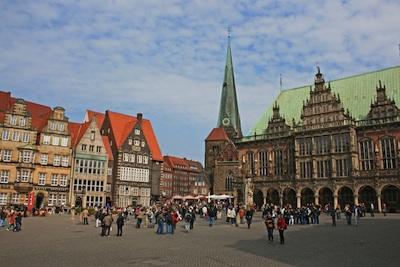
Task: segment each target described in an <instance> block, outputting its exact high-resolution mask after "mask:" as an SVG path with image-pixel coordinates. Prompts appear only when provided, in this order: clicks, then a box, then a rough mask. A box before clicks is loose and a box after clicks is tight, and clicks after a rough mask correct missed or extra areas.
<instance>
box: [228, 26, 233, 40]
mask: <svg viewBox="0 0 400 267" xmlns="http://www.w3.org/2000/svg"><path fill="white" fill-rule="evenodd" d="M231 36H232V28H231V26H229V27H228V42H229V43H230V42H231Z"/></svg>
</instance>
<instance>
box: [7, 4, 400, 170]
mask: <svg viewBox="0 0 400 267" xmlns="http://www.w3.org/2000/svg"><path fill="white" fill-rule="evenodd" d="M399 14H400V1H398V0H355V1H350V0H349V1H344V0H342V1H335V0H326V1H309V0H287V1H269V0H246V1H233V0H226V1H225V0H218V1H217V0H215V1H211V0H198V1H187V0H168V1H166V0H159V1H155V0H142V1H135V0H126V1H125V0H114V1H107V0H103V1H91V0H85V1H69V0H63V1H39V0H36V1H18V0H10V1H7V0H3V1H0V18H1V23H0V90H3V91H10V92H12V95H13V96H16V97H21V98H24V99H26V100H30V101H34V102H39V103H43V104H46V105H49V106H52V107H54V106H62V107H64V108H65V109H66V112H67V116H68V117H69V119H70V121H75V122H79V121H82V120H83V118H84V113H85V111H86V109H92V110H96V111H105V110H107V109H109V110H113V111H117V112H122V113H127V114H131V115H136V114H137V113H139V112H140V113H143V114H144V115H143V116H144V117H145V118H147V119H150V120H151V122H152V124H153V128H154V130H155V133H156V135H157V138H158V141H159V143H160V146H161V150H162V152H163V154H165V155H175V156H181V157H187V158H191V159H195V160H199V161H200V162H203V161H204V139H205V138H206V137H207V135H208V134H209V132H210V131H211V130H212V128H214V127H216V124H217V119H218V110H219V101H220V97H221V90H222V82H223V73H224V64H225V56H226V47H227V29H228V27H230V28H231V30H232V38H231V47H232V55H233V64H234V71H235V79H236V89H237V95H238V102H239V112H240V116H241V121H242V131H243V132H244V133H248V132H249V131H250V129H251V127H252V126H253V125H254V124H255V123H256V122H257V120H258V118H259V117H260V116H261V115H262V113H263V112H264V111H265V109H266V108H267V107H268V106H269V105H271V104H272V102H273V100H274V98H276V97H277V96H278V94H279V91H280V78H279V77H280V74H282V86H283V89H288V88H293V87H298V86H302V85H307V84H311V83H312V82H313V78H314V74H315V72H316V65H317V64H318V65H319V66H320V67H321V71H322V72H323V73H324V75H325V79H326V80H332V79H337V78H341V77H345V76H350V75H354V74H358V73H363V72H368V71H374V70H378V69H382V68H386V67H391V66H397V65H400V56H399V43H400V31H399V27H400V26H399V25H400V15H399Z"/></svg>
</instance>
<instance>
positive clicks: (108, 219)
mask: <svg viewBox="0 0 400 267" xmlns="http://www.w3.org/2000/svg"><path fill="white" fill-rule="evenodd" d="M112 222H113V218H112V215H111V213H110V214H107V215H106V216H105V217H104V219H103V228H102V233H101V235H102V236H110V230H111V225H112Z"/></svg>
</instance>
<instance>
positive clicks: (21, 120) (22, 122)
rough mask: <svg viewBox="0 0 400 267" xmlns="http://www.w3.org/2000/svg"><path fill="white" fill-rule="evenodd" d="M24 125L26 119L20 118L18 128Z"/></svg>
mask: <svg viewBox="0 0 400 267" xmlns="http://www.w3.org/2000/svg"><path fill="white" fill-rule="evenodd" d="M25 125H26V119H25V118H20V119H19V126H21V127H24V126H25Z"/></svg>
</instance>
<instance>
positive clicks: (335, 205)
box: [333, 195, 339, 209]
mask: <svg viewBox="0 0 400 267" xmlns="http://www.w3.org/2000/svg"><path fill="white" fill-rule="evenodd" d="M338 206H339V204H338V195H333V207H334V208H335V209H336V208H337V207H338Z"/></svg>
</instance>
